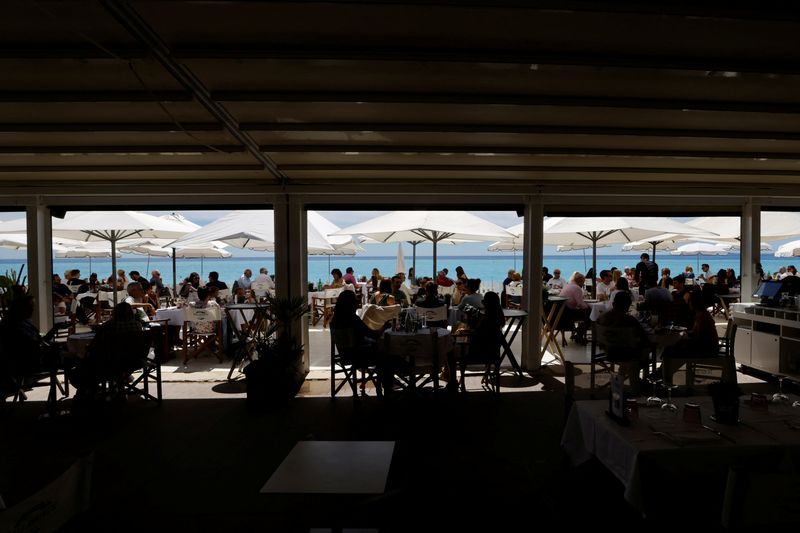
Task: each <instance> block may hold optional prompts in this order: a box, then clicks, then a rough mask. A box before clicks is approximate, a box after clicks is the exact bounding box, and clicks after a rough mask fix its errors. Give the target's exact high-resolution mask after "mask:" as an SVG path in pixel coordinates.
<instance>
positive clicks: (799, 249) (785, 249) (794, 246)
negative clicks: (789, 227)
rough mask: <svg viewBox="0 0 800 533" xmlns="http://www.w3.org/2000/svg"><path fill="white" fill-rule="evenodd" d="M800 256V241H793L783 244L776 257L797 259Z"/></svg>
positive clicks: (776, 252)
mask: <svg viewBox="0 0 800 533" xmlns="http://www.w3.org/2000/svg"><path fill="white" fill-rule="evenodd" d="M797 256H800V241H791V242H787V243H786V244H782V245H780V246H779V247H778V249H777V250H776V251H775V257H797Z"/></svg>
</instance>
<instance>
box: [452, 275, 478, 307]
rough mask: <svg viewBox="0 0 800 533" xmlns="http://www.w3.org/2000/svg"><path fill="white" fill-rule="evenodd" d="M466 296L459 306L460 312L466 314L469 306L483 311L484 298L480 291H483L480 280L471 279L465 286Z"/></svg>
mask: <svg viewBox="0 0 800 533" xmlns="http://www.w3.org/2000/svg"><path fill="white" fill-rule="evenodd" d="M465 287H466V294H465V296H464V297H463V298H461V302H460V303H459V304H458V310H459V311H460V312H462V313H463V312H464V310H466V308H467V306H472V307H474V308H475V309H483V296H481V295H480V294H479V293H478V291H479V290H480V289H481V280H480V279H478V278H470V279H468V280H467V283H466V284H465Z"/></svg>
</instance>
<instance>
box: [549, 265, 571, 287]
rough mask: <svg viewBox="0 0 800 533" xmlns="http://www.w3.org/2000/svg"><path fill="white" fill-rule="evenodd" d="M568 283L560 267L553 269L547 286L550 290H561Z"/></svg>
mask: <svg viewBox="0 0 800 533" xmlns="http://www.w3.org/2000/svg"><path fill="white" fill-rule="evenodd" d="M566 284H567V280H565V279H564V278H562V277H561V271H560V270H559V269H555V270H553V277H552V278H550V279H549V280H548V281H547V288H548V290H554V291H559V292H560V291H561V289H563V288H564V285H566Z"/></svg>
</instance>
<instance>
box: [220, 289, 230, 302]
mask: <svg viewBox="0 0 800 533" xmlns="http://www.w3.org/2000/svg"><path fill="white" fill-rule="evenodd" d="M217 296H218V297H219V298H220V299H222V300H230V299H231V290H230V289H220V290H219V292H218V293H217Z"/></svg>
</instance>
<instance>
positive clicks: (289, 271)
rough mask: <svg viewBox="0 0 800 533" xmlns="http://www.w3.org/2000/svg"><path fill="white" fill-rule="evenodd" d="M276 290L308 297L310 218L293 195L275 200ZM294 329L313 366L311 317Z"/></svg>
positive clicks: (289, 295) (281, 294)
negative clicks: (308, 229)
mask: <svg viewBox="0 0 800 533" xmlns="http://www.w3.org/2000/svg"><path fill="white" fill-rule="evenodd" d="M274 207H275V279H276V283H275V292H276V295H277V296H278V298H296V297H300V298H303V300H304V301H306V300H307V299H308V280H307V278H308V272H307V270H308V268H307V255H308V254H307V249H308V237H307V229H306V228H307V223H306V221H307V217H306V211H305V209H304V208H303V205H302V204H301V203H300V201H299V200H297V199H296V198H293V197H291V196H289V195H286V196H284V197H281V198H279V199H278V200H277V201H276V202H275V206H274ZM292 330H293V331H295V332H298V341H299V342H300V343H301V344H302V345H303V346H304V347H305V354H304V356H303V367H304V369H305V370H308V368H309V353H308V350H309V342H308V318H307V317H306V316H303V317H302V318H301V319H300V320H299V321H298V322H297V323H296V324H293V325H292Z"/></svg>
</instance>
